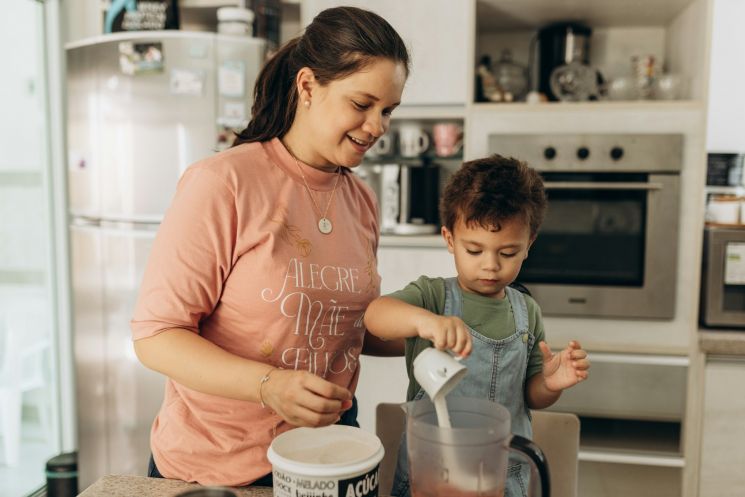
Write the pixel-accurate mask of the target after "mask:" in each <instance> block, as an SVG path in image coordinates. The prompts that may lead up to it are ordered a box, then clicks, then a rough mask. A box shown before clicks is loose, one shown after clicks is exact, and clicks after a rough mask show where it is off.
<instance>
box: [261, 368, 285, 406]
mask: <svg viewBox="0 0 745 497" xmlns="http://www.w3.org/2000/svg"><path fill="white" fill-rule="evenodd" d="M278 369H282V368H272V369H270V370H269V371H267V372H266V374H265V375H264V376H262V377H261V379H260V380H259V402H260V403H261V407H262V408H263V407H266V404H265V403H264V396H263V395H262V393H261V390H262V388H263V387H264V383H266V382H267V381H269V375H271V374H272V373H273V372H275V371H277V370H278Z"/></svg>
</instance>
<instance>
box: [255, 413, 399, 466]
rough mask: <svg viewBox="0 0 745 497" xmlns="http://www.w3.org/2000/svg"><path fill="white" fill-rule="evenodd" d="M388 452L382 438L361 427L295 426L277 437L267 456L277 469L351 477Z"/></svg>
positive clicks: (375, 463) (379, 459)
mask: <svg viewBox="0 0 745 497" xmlns="http://www.w3.org/2000/svg"><path fill="white" fill-rule="evenodd" d="M384 454H385V450H384V449H383V444H382V443H381V442H380V439H379V438H378V437H376V436H375V435H373V434H371V433H367V432H365V431H363V430H361V429H360V428H355V427H352V426H343V425H331V426H325V427H323V428H295V429H293V430H290V431H288V432H285V433H283V434H281V435H279V436H278V437H277V438H275V439H274V440H273V441H272V443H271V445H270V446H269V450H268V451H267V458H268V459H269V462H271V463H272V465H273V466H274V467H276V468H280V469H282V470H284V471H289V472H292V473H295V474H298V475H303V476H312V477H348V476H350V475H358V474H360V473H363V472H366V471H370V470H371V469H373V468H374V467H375V466H376V465H377V464H378V463H379V462H380V461H381V460H382V459H383V455H384Z"/></svg>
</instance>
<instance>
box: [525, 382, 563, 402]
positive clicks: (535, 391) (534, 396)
mask: <svg viewBox="0 0 745 497" xmlns="http://www.w3.org/2000/svg"><path fill="white" fill-rule="evenodd" d="M559 397H561V390H559V391H558V392H553V391H551V390H549V389H548V388H547V387H546V382H544V381H543V374H541V373H538V374H534V375H533V376H531V377H530V378H528V382H527V385H525V401H526V402H527V404H528V407H529V408H531V409H545V408H546V407H549V406H551V405H553V404H554V403H555V402H556V401H557V400H559Z"/></svg>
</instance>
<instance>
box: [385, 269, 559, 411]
mask: <svg viewBox="0 0 745 497" xmlns="http://www.w3.org/2000/svg"><path fill="white" fill-rule="evenodd" d="M461 294H462V295H463V315H462V316H461V318H462V319H463V322H465V323H466V324H467V325H468V326H470V327H471V328H473V329H474V330H476V331H478V332H479V333H481V334H482V335H484V336H486V337H488V338H492V339H494V340H501V339H503V338H507V337H509V336H511V335H513V334H514V333H515V331H516V330H515V318H514V317H513V315H512V306H510V302H509V299H507V298H506V297H505V298H504V299H495V298H491V297H484V296H482V295H476V294H474V293H467V292H461ZM524 296H525V303H526V305H527V308H528V326H529V329H530V331H531V332H532V333H533V335H534V336H535V338H536V341H535V346H534V347H533V350H532V352H531V354H530V358H529V359H528V369H527V372H526V376H525V377H526V379H527V378H530V377H531V376H533V375H535V374H536V373H540V372H541V370H542V368H543V356H542V355H541V349H540V347H538V342H540V341H541V340H545V332H544V329H543V320H542V319H541V309H540V307H538V304H537V303H536V301H535V300H533V298H532V297H530V296H529V295H524ZM388 297H392V298H395V299H398V300H401V301H403V302H406V303H408V304H411V305H415V306H417V307H421V308H424V309H427V310H428V311H431V312H434V313H435V314H439V315H442V314H443V312H444V311H445V280H444V279H443V278H430V277H427V276H420V277H419V279H417V280H416V281H413V282H411V283H409V284H408V285H406V287H405V288H403V289H402V290H399V291H397V292H393V293H391V294H389V295H388ZM431 346H432V342H430V341H429V340H425V339H423V338H420V337H410V338H407V339H406V371H407V373H408V375H409V389H408V391H407V393H406V400H412V399H413V398H414V396H415V395H416V393H417V392H418V391H419V389H420V387H419V384H418V383H417V381H416V379H415V378H414V369H413V368H414V366H413V365H414V358H415V357H416V356H417V355H418V354H419V353H420V352H421V351H422V350H424V349H426V348H427V347H431Z"/></svg>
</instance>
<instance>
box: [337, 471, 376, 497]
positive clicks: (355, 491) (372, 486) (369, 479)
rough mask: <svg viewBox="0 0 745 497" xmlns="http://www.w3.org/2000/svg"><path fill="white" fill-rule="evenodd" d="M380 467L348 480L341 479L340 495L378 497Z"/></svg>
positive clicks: (341, 496) (347, 496)
mask: <svg viewBox="0 0 745 497" xmlns="http://www.w3.org/2000/svg"><path fill="white" fill-rule="evenodd" d="M378 467H379V466H375V468H373V469H372V470H371V471H370V472H368V473H365V474H364V475H360V476H356V477H354V478H350V479H348V480H340V481H339V497H378Z"/></svg>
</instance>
